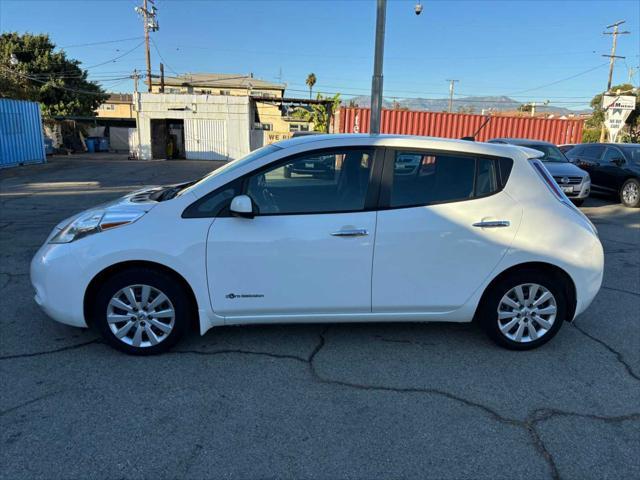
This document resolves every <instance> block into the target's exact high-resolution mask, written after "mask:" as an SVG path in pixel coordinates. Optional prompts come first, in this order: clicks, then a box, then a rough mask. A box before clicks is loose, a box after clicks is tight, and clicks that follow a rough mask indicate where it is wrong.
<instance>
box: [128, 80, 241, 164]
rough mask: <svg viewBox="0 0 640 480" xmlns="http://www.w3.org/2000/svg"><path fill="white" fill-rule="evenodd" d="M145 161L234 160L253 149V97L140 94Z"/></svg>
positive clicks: (139, 138)
mask: <svg viewBox="0 0 640 480" xmlns="http://www.w3.org/2000/svg"><path fill="white" fill-rule="evenodd" d="M134 110H137V111H134V113H135V114H136V115H137V116H138V125H139V127H138V128H139V132H138V131H136V132H134V133H133V135H132V137H131V139H130V141H131V142H132V143H133V145H132V147H133V148H132V150H134V151H135V150H136V149H137V144H138V142H139V143H140V153H139V156H140V158H141V159H144V160H150V159H164V158H186V159H190V160H234V159H236V158H239V157H242V156H244V155H246V154H247V153H249V151H250V150H251V119H252V109H251V102H250V98H249V96H247V95H244V96H240V95H219V94H203V93H201V92H198V93H197V94H196V93H142V94H138V95H137V96H134Z"/></svg>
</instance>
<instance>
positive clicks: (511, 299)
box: [498, 283, 558, 343]
mask: <svg viewBox="0 0 640 480" xmlns="http://www.w3.org/2000/svg"><path fill="white" fill-rule="evenodd" d="M557 311H558V306H557V304H556V299H555V297H554V296H553V294H552V293H551V292H550V291H549V290H548V289H547V288H545V287H543V286H542V285H538V284H537V283H525V284H521V285H518V286H516V287H513V288H512V289H511V290H509V291H508V292H507V293H506V294H505V295H504V296H503V297H502V299H501V300H500V303H499V304H498V328H499V329H500V332H501V333H502V334H503V335H504V336H505V337H506V338H508V339H509V340H512V341H514V342H517V343H528V342H533V341H535V340H538V339H540V338H542V337H543V336H544V335H545V334H546V333H547V332H548V331H549V330H551V327H552V326H553V323H554V322H555V320H556V314H557Z"/></svg>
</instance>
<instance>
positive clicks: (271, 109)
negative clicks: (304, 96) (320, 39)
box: [151, 73, 313, 146]
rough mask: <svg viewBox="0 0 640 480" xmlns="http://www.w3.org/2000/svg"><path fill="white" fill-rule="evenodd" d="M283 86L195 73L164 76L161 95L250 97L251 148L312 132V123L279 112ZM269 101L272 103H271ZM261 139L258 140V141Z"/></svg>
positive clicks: (158, 88) (157, 89)
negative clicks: (300, 133)
mask: <svg viewBox="0 0 640 480" xmlns="http://www.w3.org/2000/svg"><path fill="white" fill-rule="evenodd" d="M160 82H161V81H160V79H159V78H154V79H153V83H152V90H151V91H152V93H160V91H161V89H162V86H161V84H160ZM284 91H285V85H284V84H281V83H272V82H267V81H264V80H260V79H258V78H254V77H253V75H240V74H219V73H194V74H185V75H180V76H175V77H165V79H164V93H167V94H179V93H182V94H185V93H187V94H204V95H220V96H244V97H249V98H251V100H252V101H251V102H250V103H251V106H252V113H251V117H252V118H251V125H250V127H251V130H252V134H251V135H252V145H254V146H260V145H264V144H267V143H273V142H277V141H280V140H284V139H287V138H289V137H291V135H293V133H294V132H299V131H308V130H312V129H313V124H312V123H310V122H306V121H304V120H300V119H294V118H290V117H288V116H287V115H286V114H285V113H283V111H282V109H281V102H280V101H279V100H280V99H282V98H283V97H284ZM271 99H272V100H271ZM258 137H260V138H258Z"/></svg>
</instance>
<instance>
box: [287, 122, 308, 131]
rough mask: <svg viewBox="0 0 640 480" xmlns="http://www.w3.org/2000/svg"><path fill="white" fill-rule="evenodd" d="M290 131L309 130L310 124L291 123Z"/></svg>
mask: <svg viewBox="0 0 640 480" xmlns="http://www.w3.org/2000/svg"><path fill="white" fill-rule="evenodd" d="M289 131H290V132H308V131H309V125H308V124H306V123H290V124H289Z"/></svg>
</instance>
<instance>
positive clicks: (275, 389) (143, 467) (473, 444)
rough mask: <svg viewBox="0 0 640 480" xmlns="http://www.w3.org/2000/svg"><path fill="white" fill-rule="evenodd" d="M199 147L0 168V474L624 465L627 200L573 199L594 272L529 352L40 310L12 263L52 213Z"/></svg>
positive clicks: (362, 474) (631, 435)
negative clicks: (66, 318) (131, 331)
mask: <svg viewBox="0 0 640 480" xmlns="http://www.w3.org/2000/svg"><path fill="white" fill-rule="evenodd" d="M214 166H215V164H213V163H212V162H195V161H175V162H130V161H123V160H121V157H114V156H108V155H94V156H92V157H90V159H82V158H79V157H71V158H70V159H67V158H54V159H53V160H52V161H50V163H48V164H47V165H40V166H28V167H20V168H13V169H10V170H2V171H0V247H1V248H0V289H1V294H0V312H1V313H2V315H1V316H0V379H1V386H2V388H1V389H0V441H1V447H0V478H6V479H20V478H29V479H34V478H43V479H45V478H46V479H54V478H64V479H70V478H74V479H75V478H78V479H84V478H123V479H124V478H127V479H129V478H132V479H133V478H154V479H164V478H194V479H200V478H230V479H235V478H279V479H280V478H313V479H316V478H317V479H343V478H345V479H356V478H363V479H364V478H381V477H384V478H421V479H424V478H433V479H462V478H471V479H480V478H487V479H498V478H504V479H517V478H528V479H547V478H551V479H560V478H561V479H600V478H629V479H630V478H640V457H639V456H638V452H639V451H640V323H639V322H640V211H639V210H629V209H625V208H623V207H621V206H620V205H618V204H615V203H613V201H611V200H609V199H601V198H594V199H590V200H589V201H588V202H587V203H586V204H585V208H584V209H583V210H584V212H585V213H586V214H587V215H588V216H589V217H590V218H591V219H592V221H593V222H594V223H595V224H596V225H597V227H598V229H599V232H600V237H601V239H602V242H603V244H604V247H605V255H606V260H605V277H604V285H603V288H602V290H601V292H600V293H599V294H598V296H597V298H596V299H595V301H594V303H593V305H592V306H591V307H590V308H589V309H588V310H587V311H586V312H585V313H584V314H582V315H581V316H580V317H579V318H578V319H577V320H576V322H575V323H574V324H565V325H564V326H563V328H562V330H561V331H560V333H559V334H558V336H557V337H556V338H555V339H554V340H553V341H552V342H550V343H548V344H547V345H545V346H543V347H542V348H540V349H538V350H534V351H531V352H510V351H507V350H502V349H499V348H498V347H496V346H494V345H493V344H492V343H491V342H490V341H489V340H488V339H487V338H485V336H484V334H483V333H482V332H480V331H479V330H478V329H477V328H476V327H474V326H473V325H466V324H465V325H448V324H437V323H432V324H346V325H331V326H326V325H274V326H243V327H222V328H218V329H214V330H211V331H209V332H208V333H207V334H206V335H205V336H204V337H199V336H197V335H195V334H192V335H190V336H189V337H188V338H186V339H184V341H183V342H181V343H180V344H179V345H178V347H177V348H176V349H174V350H173V351H172V352H170V353H169V354H166V355H162V356H156V357H151V358H136V357H129V356H126V355H123V354H121V353H118V352H116V351H114V350H112V349H110V348H109V347H107V346H106V345H104V344H103V343H102V342H101V341H100V339H99V338H98V337H97V336H96V335H95V334H94V333H93V332H91V331H85V330H80V329H74V328H71V327H66V326H64V325H60V324H58V323H55V322H53V321H51V320H49V319H48V318H47V317H46V316H45V315H44V314H43V313H42V312H41V311H40V310H39V308H38V307H37V306H36V304H35V303H34V302H33V299H32V297H33V292H32V288H31V285H30V283H29V275H28V271H29V262H30V260H31V257H32V256H33V254H34V253H35V251H36V250H37V249H38V247H39V246H40V244H41V243H42V242H43V241H44V239H45V237H46V236H47V234H48V233H49V231H50V230H51V228H52V227H53V226H54V225H55V224H56V223H57V222H58V221H60V220H61V219H63V218H65V217H67V216H69V215H71V214H73V213H75V212H77V211H79V210H82V209H84V208H87V207H89V206H91V205H93V204H97V203H100V202H103V201H106V200H109V199H111V198H114V197H117V196H119V195H122V194H124V193H126V192H129V191H131V190H132V189H135V188H138V187H139V186H140V185H149V184H162V183H175V182H179V181H182V180H189V179H193V178H196V177H198V176H200V175H202V174H204V173H206V172H208V171H210V170H211V169H212V168H213V167H214Z"/></svg>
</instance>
